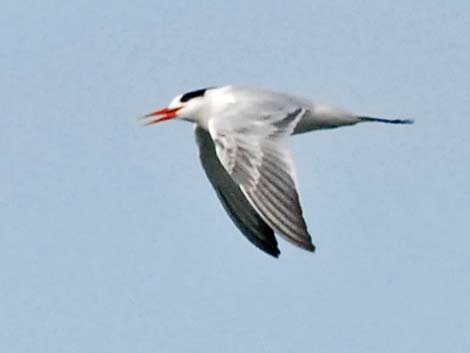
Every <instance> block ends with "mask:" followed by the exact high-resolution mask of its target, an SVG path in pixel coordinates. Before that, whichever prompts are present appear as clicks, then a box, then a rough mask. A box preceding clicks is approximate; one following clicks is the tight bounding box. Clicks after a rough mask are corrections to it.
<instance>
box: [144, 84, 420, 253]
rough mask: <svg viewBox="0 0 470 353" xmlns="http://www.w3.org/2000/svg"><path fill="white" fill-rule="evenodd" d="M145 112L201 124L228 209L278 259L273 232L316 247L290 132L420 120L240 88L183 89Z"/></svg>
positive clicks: (209, 165) (199, 133) (202, 142)
mask: <svg viewBox="0 0 470 353" xmlns="http://www.w3.org/2000/svg"><path fill="white" fill-rule="evenodd" d="M143 118H146V119H147V121H146V125H150V124H154V123H158V122H161V121H164V120H169V119H175V118H180V119H183V120H187V121H190V122H192V123H194V124H195V135H196V141H197V144H198V146H199V156H200V159H201V163H202V166H203V168H204V170H205V172H206V174H207V177H208V178H209V180H210V182H211V184H212V186H213V187H214V189H215V191H216V193H217V196H218V197H219V199H220V201H221V203H222V205H223V206H224V208H225V210H226V211H227V213H228V215H229V216H230V218H231V219H232V221H233V222H234V223H235V225H236V226H237V227H238V228H239V229H240V231H241V232H242V233H243V234H244V235H245V236H246V237H247V238H248V239H249V240H250V241H251V242H252V243H253V244H254V245H256V246H257V247H258V248H260V249H261V250H263V251H265V252H266V253H268V254H270V255H272V256H275V257H277V256H279V254H280V251H279V249H278V246H277V241H276V238H275V237H274V233H277V234H279V235H281V236H283V237H284V238H285V239H287V240H288V241H290V242H292V243H293V244H295V245H297V246H299V247H301V248H303V249H305V250H308V251H314V250H315V246H314V245H313V243H312V240H311V237H310V234H309V233H308V230H307V226H306V224H305V221H304V217H303V214H302V208H301V206H300V202H299V195H298V191H297V181H296V175H295V169H294V163H293V160H292V157H291V153H290V151H289V149H288V146H287V139H288V137H289V136H290V135H295V134H300V133H304V132H307V131H311V130H318V129H331V128H336V127H340V126H346V125H354V124H357V123H360V122H383V123H391V124H410V123H412V122H413V121H411V120H400V119H395V120H389V119H381V118H372V117H367V116H362V115H358V114H354V113H350V112H347V111H344V110H341V109H337V108H334V107H331V106H329V105H325V104H317V103H314V102H311V101H309V100H306V99H303V98H298V97H295V96H291V95H288V94H283V93H277V92H271V91H266V90H260V89H254V88H247V87H239V86H222V87H213V88H205V89H199V90H196V91H191V92H188V93H185V94H180V95H178V96H176V97H175V98H174V99H173V100H172V101H171V103H170V105H169V106H168V107H167V108H163V109H160V110H157V111H155V112H152V113H150V114H147V115H145V116H144V117H143Z"/></svg>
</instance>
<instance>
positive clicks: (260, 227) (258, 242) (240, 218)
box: [195, 127, 280, 257]
mask: <svg viewBox="0 0 470 353" xmlns="http://www.w3.org/2000/svg"><path fill="white" fill-rule="evenodd" d="M195 135H196V141H197V144H198V147H199V157H200V160H201V164H202V166H203V168H204V171H205V172H206V175H207V177H208V179H209V181H210V183H211V185H212V186H213V188H214V190H215V191H216V194H217V197H218V198H219V200H220V202H221V203H222V205H223V207H224V208H225V210H226V211H227V214H228V215H229V216H230V218H231V219H232V221H233V223H235V225H236V226H237V227H238V229H240V231H241V232H242V233H243V235H245V237H246V238H247V239H248V240H249V241H251V242H252V243H253V244H254V245H255V246H257V247H258V248H259V249H261V250H263V251H265V252H266V253H268V254H270V255H272V256H274V257H277V256H279V254H280V251H279V249H278V246H277V241H276V238H275V237H274V232H273V230H272V229H271V228H270V227H269V226H268V225H267V224H266V222H265V221H264V220H263V219H262V218H261V217H260V215H259V214H258V212H257V211H256V210H255V209H254V208H253V207H252V206H251V204H250V202H249V201H248V200H247V199H246V197H245V195H244V194H243V192H242V191H241V189H240V187H239V186H238V185H237V184H236V183H235V182H234V180H233V179H232V177H231V176H230V175H229V174H228V173H227V171H226V169H225V168H224V166H222V164H221V163H220V161H219V158H218V157H217V154H216V151H215V146H214V142H213V140H212V138H211V136H210V134H209V132H207V131H205V130H204V129H202V128H200V127H196V129H195Z"/></svg>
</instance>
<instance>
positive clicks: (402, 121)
mask: <svg viewBox="0 0 470 353" xmlns="http://www.w3.org/2000/svg"><path fill="white" fill-rule="evenodd" d="M359 121H364V122H366V121H373V122H377V123H387V124H413V123H414V120H410V119H383V118H371V117H370V116H360V117H359Z"/></svg>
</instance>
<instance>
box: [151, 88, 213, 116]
mask: <svg viewBox="0 0 470 353" xmlns="http://www.w3.org/2000/svg"><path fill="white" fill-rule="evenodd" d="M207 90H208V89H207V88H203V89H198V90H196V91H191V92H188V93H184V94H180V95H178V96H176V97H175V98H173V100H172V101H171V103H170V104H169V105H168V107H166V108H163V109H158V110H156V111H154V112H151V113H149V114H146V115H144V116H143V117H142V118H144V119H147V121H146V122H145V125H152V124H156V123H159V122H161V121H165V120H170V119H174V118H179V119H185V120H190V121H196V120H197V116H198V115H199V113H200V112H201V110H202V108H203V105H204V96H205V94H206V91H207Z"/></svg>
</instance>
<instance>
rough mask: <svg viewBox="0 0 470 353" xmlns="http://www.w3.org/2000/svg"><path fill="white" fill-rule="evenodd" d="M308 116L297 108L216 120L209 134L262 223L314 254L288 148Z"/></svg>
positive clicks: (222, 161)
mask: <svg viewBox="0 0 470 353" xmlns="http://www.w3.org/2000/svg"><path fill="white" fill-rule="evenodd" d="M304 113H305V110H304V109H301V108H297V107H295V108H294V109H291V110H289V111H276V112H273V113H270V114H267V113H266V112H265V113H263V114H262V116H261V117H257V116H253V115H248V116H245V117H243V118H242V117H240V118H238V120H237V117H236V116H234V117H228V116H224V119H220V120H219V119H216V118H214V119H213V120H211V122H210V123H209V132H210V134H211V136H212V137H213V140H214V142H215V146H216V153H217V156H218V157H219V160H220V162H221V163H222V165H223V166H224V167H225V169H226V170H227V172H228V174H229V175H230V176H231V177H232V178H233V180H234V181H235V183H236V184H237V185H239V187H240V189H241V191H242V192H243V194H244V195H245V196H246V198H247V199H248V201H249V202H250V204H251V205H252V206H253V208H254V209H255V210H256V211H257V212H258V214H259V215H260V216H261V218H262V219H263V220H264V221H265V222H266V223H267V224H268V225H269V226H270V227H271V228H272V229H273V230H274V231H275V232H276V233H278V234H280V235H282V236H284V237H285V238H286V239H287V240H289V241H291V242H292V243H294V244H296V245H298V246H300V247H302V248H304V249H306V250H310V251H313V250H314V249H315V247H314V245H313V244H312V241H311V237H310V235H309V233H308V230H307V226H306V223H305V220H304V218H303V212H302V208H301V206H300V201H299V195H298V193H297V189H296V184H297V183H296V178H295V170H294V164H293V161H292V157H291V155H290V152H289V151H288V148H287V143H286V139H287V137H288V136H289V135H290V134H292V132H293V130H294V128H295V126H296V124H297V122H298V121H299V120H300V118H301V117H302V115H303V114H304ZM248 114H250V113H249V112H248ZM251 114H253V113H251Z"/></svg>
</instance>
